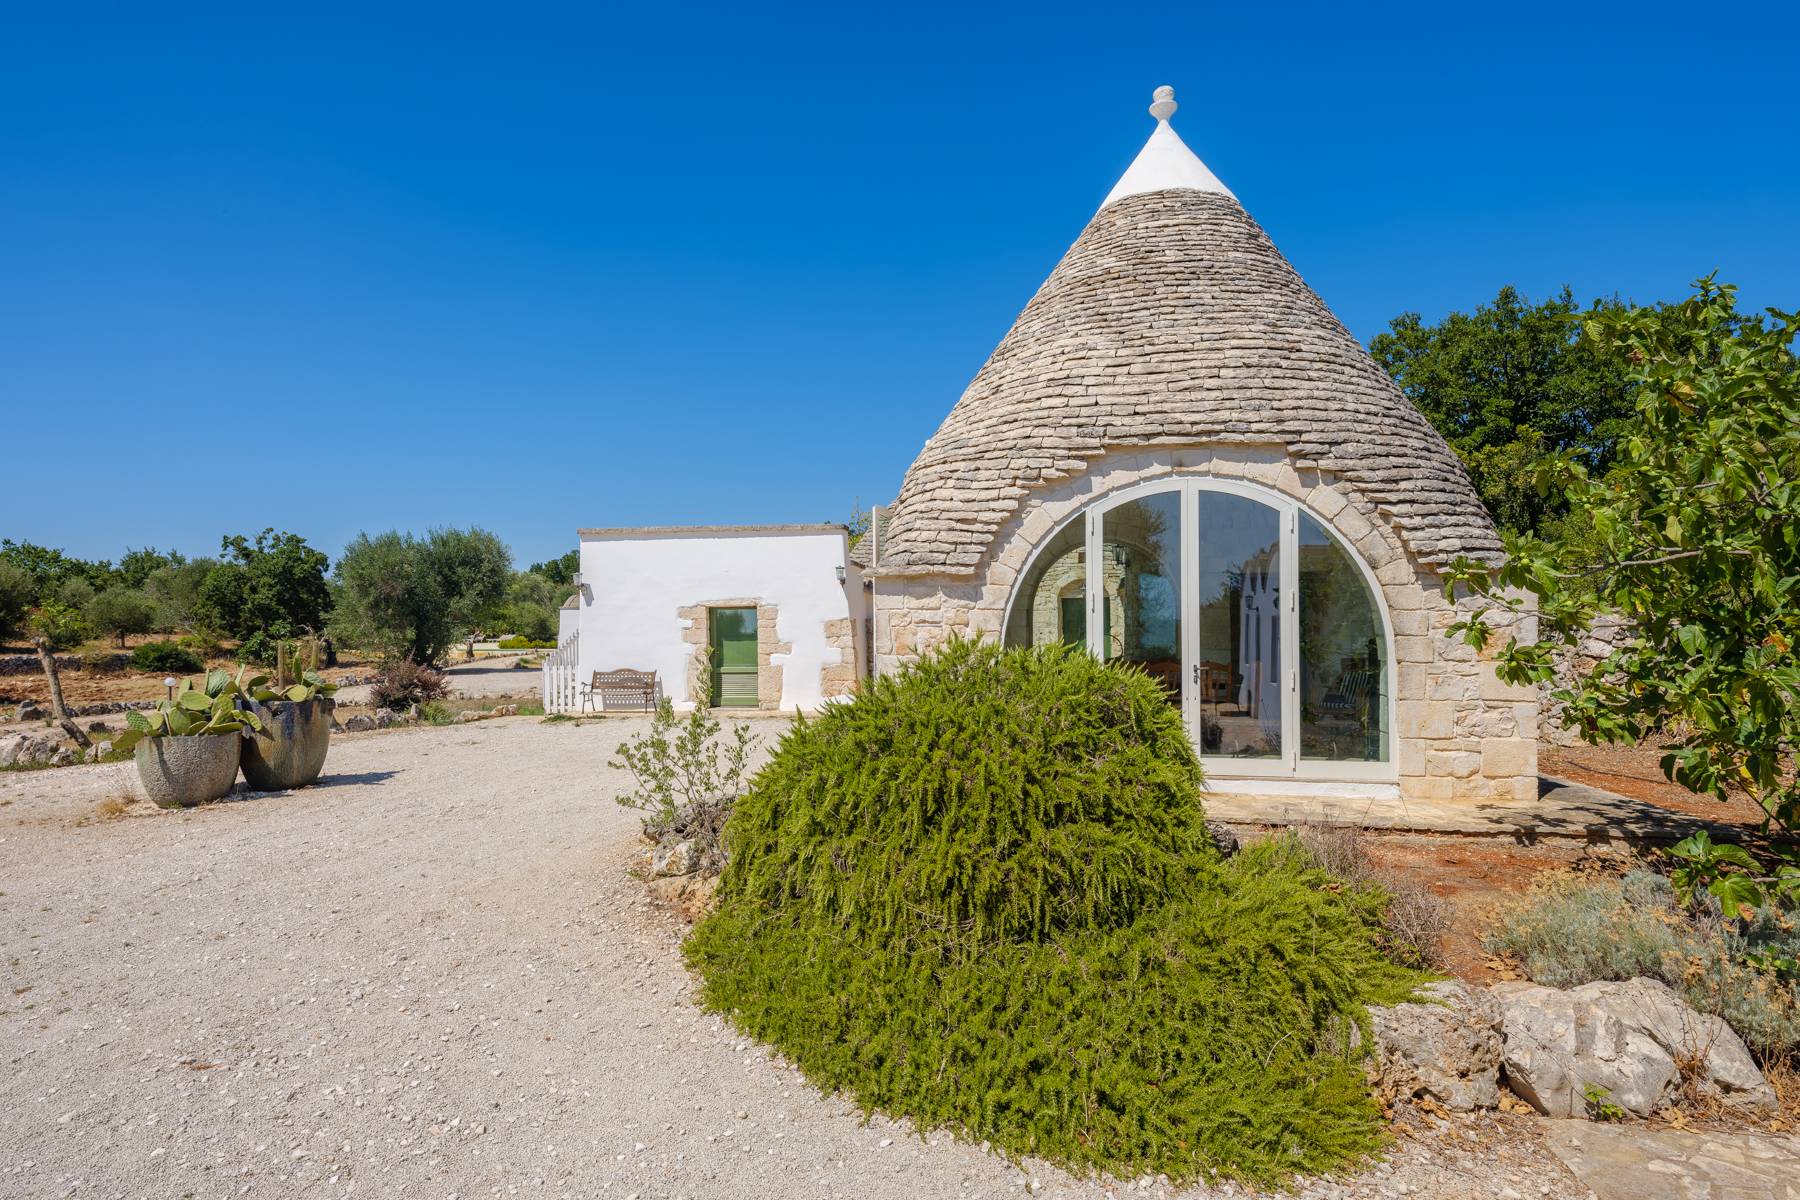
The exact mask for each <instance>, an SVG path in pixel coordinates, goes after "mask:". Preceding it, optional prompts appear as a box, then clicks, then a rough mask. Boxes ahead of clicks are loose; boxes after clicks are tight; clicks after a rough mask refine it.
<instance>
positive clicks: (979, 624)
mask: <svg viewBox="0 0 1800 1200" xmlns="http://www.w3.org/2000/svg"><path fill="white" fill-rule="evenodd" d="M1177 477H1179V478H1188V477H1210V478H1216V479H1229V480H1238V481H1244V482H1249V483H1252V484H1256V485H1259V486H1261V487H1264V488H1267V489H1269V490H1270V491H1273V492H1276V493H1279V494H1280V495H1283V496H1286V497H1289V498H1291V499H1293V500H1296V501H1299V502H1300V503H1301V504H1302V505H1303V506H1304V507H1305V508H1306V509H1307V510H1308V511H1309V512H1310V513H1311V514H1312V515H1313V516H1314V517H1315V518H1317V519H1318V520H1319V521H1320V522H1321V523H1322V524H1324V525H1327V526H1329V527H1330V528H1331V529H1332V530H1333V531H1334V532H1335V533H1336V534H1337V535H1338V536H1339V537H1340V538H1341V539H1342V540H1343V541H1344V543H1345V544H1346V545H1348V546H1349V547H1350V548H1351V549H1352V550H1353V551H1354V552H1355V553H1357V554H1359V555H1361V557H1362V558H1363V560H1364V561H1365V562H1366V563H1367V564H1368V565H1369V567H1370V569H1371V571H1372V572H1373V573H1374V575H1375V578H1376V580H1377V582H1378V584H1379V585H1380V588H1381V592H1382V597H1383V600H1384V601H1385V603H1386V607H1387V612H1388V617H1389V619H1390V621H1391V622H1392V624H1393V641H1394V662H1393V663H1392V666H1391V673H1392V680H1393V689H1394V697H1395V722H1394V735H1395V736H1394V739H1393V742H1394V744H1393V746H1392V749H1391V753H1392V754H1393V756H1394V759H1395V764H1394V765H1395V767H1396V773H1397V782H1398V784H1399V786H1400V791H1401V794H1402V795H1403V796H1409V797H1418V798H1421V799H1432V800H1471V801H1475V800H1519V801H1529V800H1533V799H1535V798H1536V797H1537V730H1538V704H1539V696H1538V693H1537V689H1536V688H1534V687H1530V686H1526V687H1515V686H1512V685H1510V684H1505V683H1502V682H1501V681H1500V679H1499V678H1498V677H1497V676H1496V675H1495V673H1494V669H1493V663H1492V661H1491V659H1492V656H1493V653H1494V652H1496V651H1497V650H1498V649H1499V647H1500V646H1502V645H1504V644H1505V639H1504V638H1503V637H1502V638H1500V639H1497V640H1496V642H1495V643H1494V644H1493V646H1492V648H1491V649H1490V650H1489V651H1488V652H1486V653H1485V654H1480V655H1478V654H1477V653H1476V651H1475V650H1474V649H1473V648H1472V647H1470V646H1467V645H1464V644H1463V643H1462V642H1461V641H1460V640H1453V639H1451V638H1449V637H1447V636H1445V631H1446V630H1447V629H1448V628H1449V626H1450V625H1451V624H1453V623H1454V622H1456V621H1457V620H1459V619H1460V618H1461V616H1462V615H1463V614H1464V611H1465V609H1466V607H1467V602H1466V601H1462V602H1458V603H1456V604H1453V603H1451V602H1449V601H1447V600H1446V599H1445V598H1444V595H1443V582H1442V580H1441V578H1440V577H1439V576H1438V575H1437V573H1436V572H1435V571H1434V570H1432V569H1431V568H1430V567H1429V566H1427V565H1424V564H1422V563H1420V562H1419V561H1418V560H1417V559H1416V558H1415V557H1414V556H1413V555H1411V554H1410V553H1409V552H1408V551H1407V549H1406V547H1405V546H1404V544H1403V543H1402V542H1401V540H1400V538H1399V537H1398V536H1396V534H1395V532H1394V530H1393V529H1392V527H1391V526H1390V524H1389V521H1388V519H1387V518H1386V517H1385V516H1384V515H1383V514H1382V513H1380V512H1378V511H1377V510H1376V509H1375V508H1374V506H1373V505H1370V504H1369V503H1367V502H1366V501H1365V500H1363V499H1362V498H1361V497H1360V496H1358V495H1357V494H1356V493H1355V491H1354V490H1353V489H1352V488H1351V487H1350V486H1349V485H1348V484H1347V483H1346V482H1345V481H1344V480H1342V479H1341V478H1337V477H1334V476H1332V475H1331V474H1330V473H1328V472H1324V471H1320V470H1317V469H1314V468H1311V467H1309V466H1307V465H1305V464H1304V463H1296V462H1294V461H1291V460H1290V458H1289V457H1288V455H1287V453H1286V451H1285V449H1284V448H1283V447H1280V446H1268V445H1254V444H1232V443H1216V444H1211V445H1205V446H1187V447H1148V448H1145V449H1142V450H1136V451H1129V450H1128V451H1118V452H1113V453H1109V454H1107V455H1106V456H1104V457H1103V458H1101V459H1099V460H1097V461H1096V462H1095V463H1094V464H1093V466H1092V469H1091V470H1089V471H1088V472H1087V473H1086V474H1084V475H1082V476H1079V477H1077V478H1075V479H1071V480H1066V481H1063V482H1062V483H1060V484H1058V485H1057V486H1055V487H1051V488H1046V489H1044V490H1042V491H1041V492H1039V493H1038V494H1036V495H1034V496H1033V497H1031V498H1030V499H1028V500H1027V501H1025V502H1024V503H1023V504H1021V506H1020V508H1019V510H1018V513H1017V515H1016V516H1014V517H1013V518H1012V519H1011V520H1009V521H1008V522H1007V523H1006V524H1005V525H1004V526H1003V527H1002V528H1001V530H1000V533H999V535H998V536H997V537H996V538H995V540H994V543H993V545H992V546H990V547H989V552H988V555H987V557H986V558H985V559H984V560H983V567H982V568H981V569H979V570H978V571H977V574H976V576H975V578H973V579H970V578H968V577H963V576H941V575H940V576H931V575H884V574H883V573H882V571H881V565H880V564H879V563H877V564H876V565H875V568H874V574H875V598H874V607H875V621H874V626H875V630H874V636H875V670H876V673H877V674H881V673H884V672H887V671H892V670H895V669H897V668H898V667H899V666H901V665H902V664H904V663H907V662H911V661H914V660H915V659H917V658H918V657H919V656H920V655H922V654H926V653H929V652H930V651H931V650H932V649H933V648H934V647H936V646H938V645H941V644H942V643H943V642H944V641H945V640H946V639H947V638H948V637H950V636H951V635H952V634H955V633H960V634H962V635H963V636H965V637H973V636H981V637H990V638H993V639H996V640H998V639H999V637H1000V636H1001V630H1002V626H1003V624H1004V622H1005V620H1006V608H1007V605H1008V603H1009V602H1010V601H1011V598H1012V590H1013V584H1014V582H1015V581H1016V580H1017V579H1018V577H1019V575H1020V573H1021V572H1022V571H1023V570H1024V567H1025V564H1026V563H1027V561H1028V560H1029V558H1030V556H1031V552H1032V550H1033V549H1034V548H1035V547H1036V546H1037V545H1038V544H1039V543H1041V542H1042V541H1044V540H1045V539H1046V538H1048V537H1049V536H1050V535H1051V534H1052V533H1053V532H1054V531H1055V530H1056V529H1058V528H1060V527H1061V525H1062V524H1063V523H1064V522H1065V521H1067V520H1069V519H1071V518H1073V517H1075V516H1076V514H1077V513H1078V512H1080V511H1081V510H1082V509H1083V508H1085V507H1086V506H1087V505H1088V504H1089V503H1090V502H1092V501H1093V500H1095V499H1097V498H1099V497H1100V496H1103V495H1105V494H1107V493H1109V492H1113V491H1116V490H1118V489H1120V488H1124V487H1129V486H1132V485H1134V484H1138V483H1143V482H1148V481H1151V480H1155V479H1163V478H1177Z"/></svg>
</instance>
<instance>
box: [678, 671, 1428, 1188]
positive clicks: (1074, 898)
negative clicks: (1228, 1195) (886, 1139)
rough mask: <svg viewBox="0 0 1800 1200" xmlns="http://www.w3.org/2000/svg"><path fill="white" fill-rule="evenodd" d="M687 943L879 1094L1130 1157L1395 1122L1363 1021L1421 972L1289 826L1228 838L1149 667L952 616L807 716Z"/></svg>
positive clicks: (1135, 1169) (784, 1031) (1334, 1146)
mask: <svg viewBox="0 0 1800 1200" xmlns="http://www.w3.org/2000/svg"><path fill="white" fill-rule="evenodd" d="M725 840H726V847H727V849H728V850H729V852H730V862H729V864H728V865H727V867H726V869H725V874H724V877H723V880H722V882H721V885H720V889H719V892H718V907H717V908H716V909H715V911H714V912H713V913H712V914H711V915H710V916H708V917H707V918H706V920H705V921H703V922H702V923H701V924H700V925H699V926H698V927H697V928H696V929H695V931H694V935H693V937H692V938H691V939H690V941H689V942H688V946H687V954H688V958H689V961H690V962H691V964H692V965H693V966H694V967H695V968H696V969H697V970H698V971H699V972H700V973H701V975H702V976H703V977H704V980H705V982H704V988H703V993H702V995H703V999H704V1002H705V1003H706V1004H707V1005H708V1006H709V1007H711V1008H713V1009H715V1010H718V1011H721V1012H725V1013H728V1014H729V1015H730V1016H731V1017H732V1019H733V1020H734V1021H735V1022H736V1023H737V1024H738V1025H739V1026H740V1027H741V1028H743V1029H744V1030H745V1031H747V1032H748V1033H750V1034H752V1035H753V1036H756V1037H758V1038H761V1039H763V1040H765V1041H768V1042H770V1043H772V1044H773V1045H774V1046H775V1047H777V1048H778V1049H779V1050H780V1051H781V1052H782V1053H783V1054H785V1055H787V1056H788V1057H789V1058H791V1059H792V1060H793V1061H794V1062H795V1063H797V1064H798V1065H799V1066H800V1067H801V1068H802V1069H803V1070H804V1071H805V1072H806V1073H807V1074H808V1075H809V1076H810V1077H811V1078H812V1079H814V1080H815V1081H816V1082H818V1083H819V1084H821V1085H823V1086H825V1087H827V1088H838V1089H844V1090H846V1091H848V1092H850V1093H851V1094H852V1095H854V1096H855V1098H856V1100H857V1102H858V1103H859V1104H861V1105H862V1106H863V1107H864V1108H865V1109H869V1110H872V1109H876V1108H880V1109H884V1110H887V1111H890V1112H893V1113H898V1114H904V1115H906V1116H909V1117H911V1118H912V1119H913V1120H914V1121H915V1123H916V1124H917V1125H918V1126H919V1127H920V1128H921V1129H931V1128H936V1127H948V1128H952V1129H955V1130H958V1131H960V1132H962V1133H964V1134H966V1135H967V1136H969V1137H971V1138H986V1139H989V1140H991V1141H993V1142H994V1143H995V1144H996V1145H998V1146H1000V1147H1001V1148H1003V1149H1004V1150H1006V1151H1008V1152H1010V1153H1014V1154H1035V1155H1042V1156H1044V1157H1047V1158H1049V1159H1052V1160H1054V1161H1058V1162H1061V1163H1064V1164H1066V1165H1069V1166H1071V1167H1075V1168H1078V1169H1079V1168H1095V1169H1102V1170H1106V1171H1109V1172H1112V1173H1114V1174H1116V1175H1119V1176H1131V1175H1135V1174H1138V1173H1141V1172H1146V1171H1148V1172H1153V1173H1154V1172H1164V1173H1167V1174H1168V1175H1169V1176H1171V1177H1172V1178H1173V1179H1175V1180H1177V1181H1187V1180H1192V1179H1196V1178H1202V1177H1213V1176H1221V1175H1223V1176H1231V1177H1235V1178H1240V1179H1245V1180H1249V1181H1254V1182H1258V1183H1265V1182H1270V1181H1274V1180H1277V1179H1279V1178H1281V1177H1282V1176H1284V1175H1286V1174H1288V1173H1290V1172H1294V1171H1324V1170H1330V1169H1334V1168H1337V1167H1341V1166H1343V1165H1345V1164H1346V1163H1348V1162H1350V1161H1352V1160H1354V1159H1356V1158H1357V1157H1358V1156H1360V1155H1363V1154H1366V1153H1368V1152H1369V1151H1371V1150H1373V1149H1375V1148H1376V1147H1377V1145H1378V1144H1379V1142H1380V1138H1381V1120H1380V1113H1379V1111H1378V1109H1377V1108H1376V1106H1375V1104H1374V1102H1373V1100H1372V1098H1371V1096H1370V1094H1369V1091H1368V1088H1367V1086H1366V1084H1365V1082H1364V1079H1363V1074H1362V1067H1361V1065H1360V1063H1359V1061H1358V1060H1357V1058H1356V1056H1355V1055H1354V1054H1353V1053H1352V1052H1351V1051H1350V1050H1349V1049H1348V1048H1347V1044H1348V1035H1349V1032H1350V1030H1351V1029H1352V1027H1354V1026H1355V1025H1357V1024H1358V1023H1361V1022H1363V1021H1364V1020H1365V1019H1366V1016H1365V1005H1367V1004H1369V1003H1377V1002H1389V1001H1396V1000H1398V999H1401V998H1402V997H1404V996H1406V995H1408V994H1409V993H1410V991H1411V989H1412V986H1413V985H1414V983H1415V982H1416V981H1417V980H1418V979H1419V978H1420V976H1418V975H1416V974H1414V973H1411V972H1409V971H1406V970H1404V969H1403V968H1400V967H1398V966H1396V965H1395V964H1394V963H1392V962H1390V961H1389V960H1388V959H1386V958H1385V957H1384V956H1383V954H1382V953H1381V950H1380V948H1379V937H1380V921H1381V907H1382V897H1381V895H1380V894H1379V892H1378V891H1374V890H1369V889H1361V888H1354V887H1345V886H1344V885H1343V884H1342V883H1340V882H1338V881H1336V880H1334V879H1332V878H1331V877H1330V876H1328V875H1326V874H1325V873H1324V872H1322V871H1319V870H1318V869H1316V868H1315V867H1313V866H1312V865H1311V864H1310V861H1309V860H1308V859H1307V857H1306V856H1305V854H1304V853H1302V852H1301V851H1300V849H1299V847H1298V844H1297V843H1296V842H1295V841H1293V840H1292V839H1278V840H1276V841H1272V842H1267V843H1264V844H1262V845H1259V846H1257V847H1254V848H1252V849H1251V850H1249V851H1247V852H1246V853H1244V854H1241V855H1239V856H1237V857H1236V858H1234V859H1231V860H1229V861H1221V860H1220V859H1219V857H1218V855H1217V853H1216V851H1215V850H1214V849H1213V847H1212V844H1211V842H1210V840H1209V838H1208V836H1207V832H1206V827H1205V821H1204V813H1203V811H1202V808H1201V803H1200V771H1199V765H1198V763H1197V761H1196V759H1195V757H1194V752H1193V749H1192V747H1191V745H1190V744H1189V742H1188V739H1187V734H1186V731H1185V729H1184V728H1183V726H1182V722H1181V717H1180V713H1179V712H1178V711H1177V710H1175V709H1174V708H1172V707H1171V706H1170V705H1169V704H1168V702H1167V700H1166V698H1165V697H1164V695H1163V693H1162V691H1161V690H1160V689H1159V688H1158V686H1157V685H1156V684H1155V682H1154V681H1152V680H1151V679H1149V678H1148V677H1147V676H1145V675H1144V674H1142V673H1141V672H1138V671H1135V670H1132V669H1129V668H1126V667H1122V666H1119V665H1117V664H1103V663H1099V662H1097V661H1095V660H1094V659H1093V658H1091V657H1090V656H1088V655H1086V654H1084V653H1081V652H1079V651H1075V650H1070V649H1068V648H1066V647H1056V646H1052V647H1040V648H1036V649H1030V650H1010V651H1003V650H1000V649H998V648H996V647H993V646H987V645H977V644H973V643H967V642H952V643H951V644H950V645H949V646H948V647H947V648H945V649H944V650H943V651H942V652H941V653H940V654H938V655H936V656H934V657H932V658H929V659H927V660H925V661H924V662H922V663H920V664H919V665H917V666H915V667H912V668H909V669H907V670H905V671H903V672H901V673H899V674H898V675H894V676H886V677H882V678H878V679H875V680H873V681H872V682H871V683H869V684H868V685H867V686H866V687H864V688H863V689H862V690H861V691H860V692H859V693H858V694H857V695H856V697H855V698H854V699H852V700H850V701H848V702H846V703H841V704H834V705H832V706H830V707H829V708H828V709H827V710H826V711H825V712H824V713H823V714H822V715H821V716H820V717H819V718H817V719H816V720H813V721H805V722H796V724H795V725H794V726H793V727H792V728H791V729H790V730H789V731H788V733H787V734H786V736H785V737H784V738H783V739H782V741H781V743H780V745H779V747H778V748H777V749H776V751H775V754H774V756H773V758H772V759H771V760H770V762H769V764H768V765H767V766H766V767H765V768H764V769H763V770H762V771H761V772H760V773H758V775H757V776H756V778H755V779H754V780H753V781H752V782H751V785H750V788H749V790H748V792H747V793H746V794H745V795H744V796H742V797H741V798H740V799H739V800H738V803H737V805H736V808H735V810H734V812H733V814H732V816H731V820H730V824H729V825H728V827H727V829H726V838H725Z"/></svg>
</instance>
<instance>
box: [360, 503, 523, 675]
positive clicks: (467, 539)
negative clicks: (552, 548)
mask: <svg viewBox="0 0 1800 1200" xmlns="http://www.w3.org/2000/svg"><path fill="white" fill-rule="evenodd" d="M510 559H511V555H510V554H509V552H508V551H507V549H506V545H505V543H503V542H501V541H500V539H499V538H497V537H495V536H494V535H493V534H491V533H488V532H487V531H485V530H481V529H468V530H460V529H438V530H433V531H432V532H431V534H430V535H428V536H427V537H425V538H416V537H414V536H413V535H412V534H409V533H408V534H403V533H398V532H391V531H390V532H388V533H383V534H378V535H376V536H375V537H370V536H368V535H367V534H358V535H357V537H356V540H355V541H353V542H351V543H350V545H348V546H347V547H345V548H344V553H343V557H341V558H340V559H339V560H338V565H337V574H336V582H337V595H338V605H337V609H336V611H335V612H334V614H333V618H332V622H333V628H334V630H335V631H336V632H337V633H338V635H339V636H340V637H341V638H342V639H343V640H344V641H346V642H349V643H350V644H352V645H361V646H367V647H369V648H371V649H374V650H376V651H378V652H379V653H380V654H382V655H383V657H386V658H391V659H393V658H407V659H411V660H412V661H414V662H418V663H432V662H438V661H440V660H441V659H442V658H443V655H444V652H445V651H446V650H448V649H449V648H450V647H451V646H452V645H454V644H455V643H456V642H457V641H458V640H459V639H460V638H463V637H465V636H467V635H468V634H469V633H470V632H471V631H472V630H474V629H475V628H477V627H478V626H479V625H480V624H481V623H482V622H483V620H484V619H486V618H488V617H489V616H491V615H492V614H493V612H494V611H495V609H496V607H497V606H498V605H499V603H500V601H501V598H502V597H503V595H504V593H505V589H506V584H507V580H508V578H509V577H510V575H511V568H510Z"/></svg>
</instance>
